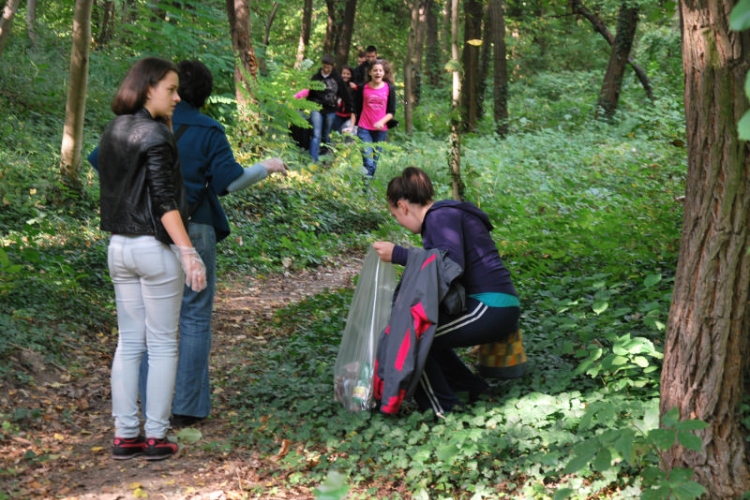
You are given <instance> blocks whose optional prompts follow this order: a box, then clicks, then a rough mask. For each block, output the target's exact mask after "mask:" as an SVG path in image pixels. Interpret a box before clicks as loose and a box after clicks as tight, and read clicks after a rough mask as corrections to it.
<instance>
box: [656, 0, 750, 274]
mask: <svg viewBox="0 0 750 500" xmlns="http://www.w3.org/2000/svg"><path fill="white" fill-rule="evenodd" d="M749 1H750V0H749ZM660 281H661V274H649V275H648V276H646V279H645V280H644V281H643V286H645V287H646V288H651V287H652V286H654V285H655V284H657V283H658V282H660Z"/></svg>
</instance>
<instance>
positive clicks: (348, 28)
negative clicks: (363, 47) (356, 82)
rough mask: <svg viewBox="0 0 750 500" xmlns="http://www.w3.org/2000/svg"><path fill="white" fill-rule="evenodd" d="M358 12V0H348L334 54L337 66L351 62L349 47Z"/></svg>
mask: <svg viewBox="0 0 750 500" xmlns="http://www.w3.org/2000/svg"><path fill="white" fill-rule="evenodd" d="M356 13H357V0H346V5H345V6H344V22H343V23H342V24H341V28H340V29H339V39H338V43H337V44H336V50H335V52H334V56H333V57H334V60H335V61H336V67H337V68H341V66H343V65H345V64H349V49H350V48H351V45H352V35H353V32H354V16H355V14H356Z"/></svg>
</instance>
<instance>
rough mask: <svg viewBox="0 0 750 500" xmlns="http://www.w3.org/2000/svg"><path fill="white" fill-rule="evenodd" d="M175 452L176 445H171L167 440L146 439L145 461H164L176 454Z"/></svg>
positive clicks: (177, 448)
mask: <svg viewBox="0 0 750 500" xmlns="http://www.w3.org/2000/svg"><path fill="white" fill-rule="evenodd" d="M177 450H179V447H178V446H177V443H173V442H171V441H169V440H168V439H167V438H161V439H158V438H148V439H146V450H145V454H146V460H164V459H165V458H169V457H171V456H172V455H174V454H175V453H177Z"/></svg>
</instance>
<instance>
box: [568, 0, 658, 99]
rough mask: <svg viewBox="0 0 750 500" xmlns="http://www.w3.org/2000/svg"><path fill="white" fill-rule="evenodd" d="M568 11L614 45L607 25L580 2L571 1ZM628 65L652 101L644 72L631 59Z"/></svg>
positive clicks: (652, 96) (649, 85)
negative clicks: (588, 23) (578, 16)
mask: <svg viewBox="0 0 750 500" xmlns="http://www.w3.org/2000/svg"><path fill="white" fill-rule="evenodd" d="M570 9H571V11H572V12H573V14H579V15H581V16H583V17H585V18H586V19H588V21H589V22H590V23H591V26H593V28H594V31H596V32H597V33H599V34H600V35H602V36H603V37H604V39H605V40H606V41H607V43H608V44H609V45H610V47H611V46H613V45H614V44H615V37H614V36H612V33H610V31H609V29H607V25H605V24H604V21H602V20H601V18H600V17H599V16H597V15H596V14H595V13H594V12H591V11H590V10H589V9H587V8H586V7H584V5H583V2H581V0H571V2H570ZM628 64H629V65H630V67H631V68H633V71H634V72H635V76H637V77H638V81H640V82H641V86H642V87H643V90H645V91H646V96H648V98H649V99H650V100H651V101H653V100H654V91H653V89H652V88H651V82H649V81H648V76H646V71H645V70H644V69H643V68H641V67H640V66H639V65H638V64H636V63H635V62H634V61H633V59H631V58H628Z"/></svg>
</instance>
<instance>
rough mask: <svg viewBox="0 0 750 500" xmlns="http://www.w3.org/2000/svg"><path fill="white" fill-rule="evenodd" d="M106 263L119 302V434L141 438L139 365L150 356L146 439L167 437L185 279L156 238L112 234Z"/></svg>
mask: <svg viewBox="0 0 750 500" xmlns="http://www.w3.org/2000/svg"><path fill="white" fill-rule="evenodd" d="M107 260H108V263H109V275H110V278H111V279H112V283H113V284H114V287H115V302H116V303H117V327H118V330H119V335H118V341H117V350H116V351H115V357H114V360H113V362H112V380H111V383H112V415H113V416H114V418H115V436H117V437H122V438H133V437H136V436H138V434H140V419H139V418H138V386H139V369H138V368H139V366H140V365H141V362H142V360H143V358H144V357H145V355H146V353H148V362H147V363H148V366H149V370H148V372H149V373H148V377H144V378H143V381H142V387H143V389H142V390H143V392H142V394H143V395H144V396H145V395H148V402H146V401H145V397H144V400H143V401H142V403H143V410H144V413H145V416H146V424H145V427H144V430H145V432H146V436H147V437H155V438H163V437H164V436H165V435H166V433H167V429H168V428H169V414H170V410H171V407H172V395H173V394H174V383H175V375H176V372H177V325H178V321H179V316H180V303H181V301H182V291H183V288H184V286H185V275H184V273H183V272H182V267H181V264H180V262H179V261H178V260H177V256H175V254H174V253H173V252H172V250H171V249H170V248H169V246H167V245H165V244H163V243H160V242H159V241H157V240H156V238H154V237H153V236H122V235H113V236H112V238H111V239H110V242H109V249H108V255H107Z"/></svg>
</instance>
